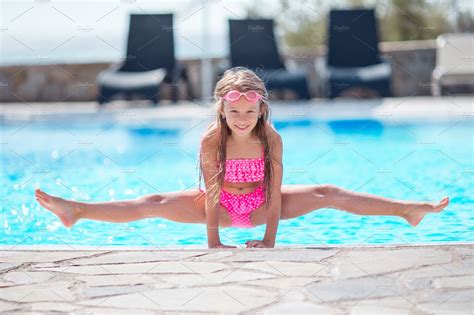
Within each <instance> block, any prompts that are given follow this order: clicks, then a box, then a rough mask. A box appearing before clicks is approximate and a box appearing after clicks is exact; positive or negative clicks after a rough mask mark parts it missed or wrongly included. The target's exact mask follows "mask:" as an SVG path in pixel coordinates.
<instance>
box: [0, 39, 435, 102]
mask: <svg viewBox="0 0 474 315" xmlns="http://www.w3.org/2000/svg"><path fill="white" fill-rule="evenodd" d="M380 49H381V52H382V54H383V55H384V56H385V57H386V58H387V59H389V60H390V61H391V63H392V68H393V75H392V90H393V94H394V96H398V97H402V96H414V95H430V93H431V92H430V84H431V73H432V71H433V69H434V67H435V58H436V50H435V43H434V41H433V40H428V41H410V42H388V43H381V44H380ZM284 58H285V60H286V62H287V64H289V66H290V68H291V67H293V68H302V69H304V70H305V71H307V73H308V77H309V81H310V82H309V84H310V90H311V94H312V96H313V97H324V95H326V94H325V90H326V87H325V79H324V61H325V48H324V47H320V48H319V49H316V50H312V51H309V52H308V51H306V52H304V51H298V52H296V51H294V52H290V53H287V54H286V55H285V56H284ZM181 62H182V63H183V64H184V65H185V66H186V67H187V69H188V72H189V76H190V78H191V82H192V83H193V86H194V89H193V90H194V94H195V96H196V97H198V98H200V97H201V82H200V78H201V62H200V60H197V59H195V60H182V61H181ZM222 63H225V59H219V58H215V59H212V68H213V70H212V71H213V73H214V74H217V73H218V72H219V67H218V66H219V65H220V64H222ZM109 66H110V64H108V63H91V64H50V65H16V66H3V67H0V102H67V101H94V100H95V99H96V93H97V92H96V91H97V90H96V84H95V79H96V77H97V74H98V73H99V72H100V71H102V70H104V69H106V68H107V67H109ZM180 92H181V93H180V98H181V99H185V98H187V95H186V93H185V89H184V87H181V88H180ZM161 93H162V98H163V99H169V97H170V88H169V87H168V86H163V87H162V88H161ZM290 97H291V95H290Z"/></svg>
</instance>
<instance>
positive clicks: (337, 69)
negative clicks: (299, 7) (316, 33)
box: [327, 9, 392, 98]
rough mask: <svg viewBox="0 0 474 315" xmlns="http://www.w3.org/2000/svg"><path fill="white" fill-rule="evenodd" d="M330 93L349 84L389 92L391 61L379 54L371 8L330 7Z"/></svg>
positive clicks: (347, 87) (346, 88) (384, 92)
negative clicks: (337, 8) (338, 8)
mask: <svg viewBox="0 0 474 315" xmlns="http://www.w3.org/2000/svg"><path fill="white" fill-rule="evenodd" d="M328 35H329V43H328V57H327V66H328V76H329V78H328V79H329V97H330V98H334V97H337V96H339V95H341V94H342V93H343V92H344V91H345V90H348V89H351V88H367V89H370V90H372V91H375V92H377V94H378V96H380V97H387V96H391V92H390V78H391V74H392V68H391V65H390V64H389V63H388V62H386V61H383V60H382V59H381V58H380V52H379V49H378V34H377V24H376V20H375V12H374V10H373V9H359V10H331V12H330V16H329V29H328Z"/></svg>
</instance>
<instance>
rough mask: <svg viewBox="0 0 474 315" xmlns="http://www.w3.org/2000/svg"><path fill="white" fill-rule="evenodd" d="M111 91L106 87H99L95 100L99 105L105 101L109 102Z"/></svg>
mask: <svg viewBox="0 0 474 315" xmlns="http://www.w3.org/2000/svg"><path fill="white" fill-rule="evenodd" d="M112 94H113V93H112V91H111V90H110V89H108V88H106V87H103V86H101V87H99V91H98V93H97V102H98V103H99V105H103V104H105V103H108V102H110V98H111V96H112Z"/></svg>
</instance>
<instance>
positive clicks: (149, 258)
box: [71, 251, 206, 265]
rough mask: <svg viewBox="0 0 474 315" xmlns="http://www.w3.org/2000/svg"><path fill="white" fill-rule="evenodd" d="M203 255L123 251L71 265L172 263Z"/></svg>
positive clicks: (76, 261)
mask: <svg viewBox="0 0 474 315" xmlns="http://www.w3.org/2000/svg"><path fill="white" fill-rule="evenodd" d="M205 253H206V252H198V251H150V252H146V251H124V252H118V253H109V254H106V255H102V256H98V257H91V258H81V259H74V260H72V261H71V262H72V264H73V265H96V264H120V263H142V262H154V261H174V260H183V259H187V258H190V257H195V256H199V255H203V254H205Z"/></svg>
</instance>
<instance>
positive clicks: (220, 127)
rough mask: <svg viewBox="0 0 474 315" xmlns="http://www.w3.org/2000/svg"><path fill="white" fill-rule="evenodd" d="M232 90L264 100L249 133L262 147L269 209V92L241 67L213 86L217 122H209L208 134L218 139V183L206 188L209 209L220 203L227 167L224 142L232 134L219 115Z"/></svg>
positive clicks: (270, 187)
mask: <svg viewBox="0 0 474 315" xmlns="http://www.w3.org/2000/svg"><path fill="white" fill-rule="evenodd" d="M231 90H238V91H240V92H247V91H251V90H253V91H257V92H259V93H260V94H261V95H263V98H262V99H261V100H260V117H259V118H258V121H257V125H256V126H255V127H254V129H253V130H252V132H254V134H255V135H256V136H257V138H258V139H259V141H260V143H261V144H263V146H264V158H265V171H264V172H265V178H264V180H263V187H264V188H265V206H266V207H268V205H269V204H270V200H271V191H272V184H271V178H273V161H272V158H271V157H272V147H271V143H270V141H269V137H268V135H267V128H266V126H267V121H269V120H270V106H269V105H268V99H267V96H268V92H267V89H266V88H265V84H264V83H263V81H262V80H261V79H260V78H259V77H258V76H257V75H256V74H255V73H254V72H253V71H251V70H249V69H247V68H244V67H235V68H232V69H229V70H227V71H225V72H224V75H223V76H222V77H221V78H220V80H219V81H218V82H217V84H216V88H215V89H214V99H215V100H216V102H215V104H214V106H215V110H216V113H217V115H216V120H215V121H214V122H212V123H211V124H210V125H209V126H208V129H207V131H209V130H210V129H212V127H213V126H217V127H216V128H215V136H217V139H218V148H217V152H218V153H217V162H218V173H217V174H216V176H217V181H216V184H215V185H212V187H210V188H209V191H207V193H208V194H211V196H214V198H213V199H212V200H211V207H213V206H215V205H216V204H218V203H219V197H220V191H221V187H222V185H223V184H224V175H225V163H226V153H227V152H226V151H227V146H226V144H227V139H228V138H229V136H230V134H231V130H230V128H229V126H228V125H227V122H226V120H225V118H223V117H222V116H221V114H220V112H223V107H224V101H223V99H222V97H223V96H224V95H225V94H226V93H227V92H229V91H231ZM201 156H202V155H200V158H199V188H201V179H202V178H203V169H202V159H201Z"/></svg>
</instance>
